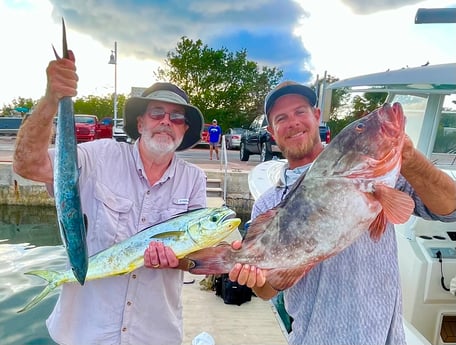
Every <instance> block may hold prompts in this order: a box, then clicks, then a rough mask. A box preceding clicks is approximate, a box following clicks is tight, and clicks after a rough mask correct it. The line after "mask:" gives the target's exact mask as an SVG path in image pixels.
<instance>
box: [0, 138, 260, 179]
mask: <svg viewBox="0 0 456 345" xmlns="http://www.w3.org/2000/svg"><path fill="white" fill-rule="evenodd" d="M15 139H16V138H15V137H14V136H6V135H2V136H0V162H11V161H12V158H13V151H14V144H15ZM219 153H220V158H223V157H222V155H221V152H219ZM177 155H178V157H180V158H183V159H185V160H186V161H188V162H191V163H193V164H196V165H198V166H200V167H202V168H203V169H221V170H223V169H224V166H225V165H224V162H225V160H224V159H222V161H220V160H216V159H215V154H214V156H213V158H214V159H213V160H209V148H204V147H195V148H193V149H190V150H186V151H182V152H178V153H177ZM226 156H227V159H226V161H227V162H228V164H227V167H228V168H229V169H230V170H235V171H250V170H251V169H252V168H253V167H254V166H256V165H257V164H259V163H260V156H259V155H253V156H251V157H250V159H249V161H248V162H241V161H240V159H239V150H227V151H226Z"/></svg>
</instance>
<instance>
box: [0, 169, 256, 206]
mask: <svg viewBox="0 0 456 345" xmlns="http://www.w3.org/2000/svg"><path fill="white" fill-rule="evenodd" d="M202 168H203V169H204V171H205V172H206V175H207V177H208V178H209V179H220V180H221V181H222V186H224V179H225V173H224V171H221V170H220V169H210V168H206V167H202ZM247 177H248V171H243V170H240V169H231V171H228V172H227V174H226V179H227V180H226V204H227V206H229V207H230V208H232V209H233V210H234V211H236V212H239V213H247V212H249V213H250V210H251V209H252V205H253V201H254V200H253V198H252V196H251V195H250V192H249V186H248V180H247ZM0 204H2V205H29V206H53V205H54V199H53V198H51V197H49V195H48V194H47V191H46V187H45V185H44V183H39V182H34V181H30V180H27V179H24V178H22V177H20V176H19V175H17V174H16V173H14V171H13V169H12V164H11V163H10V162H4V163H0Z"/></svg>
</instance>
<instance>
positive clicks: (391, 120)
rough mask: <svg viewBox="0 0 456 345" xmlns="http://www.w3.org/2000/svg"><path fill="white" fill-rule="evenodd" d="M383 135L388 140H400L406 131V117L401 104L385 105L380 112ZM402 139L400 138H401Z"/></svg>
mask: <svg viewBox="0 0 456 345" xmlns="http://www.w3.org/2000/svg"><path fill="white" fill-rule="evenodd" d="M378 116H379V119H380V121H381V129H382V133H383V134H384V135H385V136H387V137H388V138H398V136H399V134H400V133H401V132H404V129H405V116H404V111H403V110H402V106H401V105H400V103H394V104H393V105H392V106H390V105H389V104H388V103H386V104H384V105H383V106H382V107H381V108H380V109H379V112H378ZM399 139H400V138H399Z"/></svg>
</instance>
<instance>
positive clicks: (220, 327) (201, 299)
mask: <svg viewBox="0 0 456 345" xmlns="http://www.w3.org/2000/svg"><path fill="white" fill-rule="evenodd" d="M203 279H204V276H201V275H192V274H190V273H188V272H186V273H185V279H184V282H192V281H193V280H194V282H193V283H191V284H184V287H183V303H184V341H183V343H182V344H183V345H190V344H192V340H193V339H194V338H195V337H196V336H197V335H198V334H200V333H201V332H207V333H209V334H210V335H211V336H212V337H213V338H214V340H215V345H240V344H244V345H286V344H288V343H287V340H286V338H285V333H284V330H283V329H282V326H281V323H280V322H279V319H278V317H279V316H278V314H277V313H276V311H275V308H274V307H273V305H272V303H271V302H269V301H264V300H262V299H261V298H259V297H256V296H252V300H251V301H249V302H245V303H243V304H241V305H240V306H238V305H232V304H225V303H224V302H223V299H222V298H221V297H219V296H216V295H215V291H212V290H206V289H204V288H203V287H202V286H201V285H200V281H201V280H203Z"/></svg>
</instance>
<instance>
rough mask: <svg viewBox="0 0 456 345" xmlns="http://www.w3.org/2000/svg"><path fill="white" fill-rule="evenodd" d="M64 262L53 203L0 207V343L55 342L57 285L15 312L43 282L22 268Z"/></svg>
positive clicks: (29, 344) (50, 266)
mask: <svg viewBox="0 0 456 345" xmlns="http://www.w3.org/2000/svg"><path fill="white" fill-rule="evenodd" d="M238 216H239V217H240V218H241V219H243V222H244V221H245V220H248V217H249V215H248V214H245V215H241V214H238ZM241 226H242V224H241ZM240 229H242V228H241V227H240ZM65 265H66V252H65V250H64V248H63V246H62V242H61V239H60V234H59V229H58V224H57V216H56V211H55V208H54V207H35V206H34V207H30V206H7V205H0V344H2V345H45V344H46V345H49V344H51V345H52V344H55V343H54V342H53V341H52V339H51V338H50V337H49V335H48V332H47V329H46V325H45V322H46V318H47V317H48V315H49V314H50V313H51V311H52V308H53V306H54V304H55V302H56V300H57V297H58V294H59V292H60V289H56V290H54V291H52V292H51V293H50V294H49V295H48V297H46V298H45V299H44V300H43V301H42V302H41V303H39V304H38V305H37V306H36V307H34V308H32V309H31V310H29V311H27V312H24V313H17V311H18V310H20V309H21V308H22V307H23V306H25V305H26V304H27V302H29V301H30V300H31V299H32V298H33V297H35V296H36V295H38V294H39V293H40V292H41V291H42V290H43V288H44V286H45V281H44V280H42V279H40V278H38V277H35V276H28V275H25V274H24V273H25V272H28V271H32V270H37V269H47V270H57V271H58V270H62V269H64V268H65Z"/></svg>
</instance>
